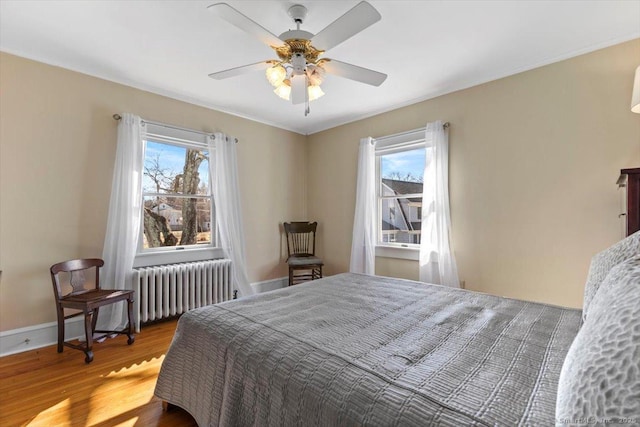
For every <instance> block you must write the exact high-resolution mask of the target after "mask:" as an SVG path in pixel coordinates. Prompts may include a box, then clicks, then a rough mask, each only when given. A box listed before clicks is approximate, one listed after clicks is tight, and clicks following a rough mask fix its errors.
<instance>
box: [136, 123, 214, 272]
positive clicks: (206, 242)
mask: <svg viewBox="0 0 640 427" xmlns="http://www.w3.org/2000/svg"><path fill="white" fill-rule="evenodd" d="M145 128H146V136H145V137H144V165H143V178H142V198H143V200H142V202H143V206H142V209H143V215H142V218H143V221H142V222H143V223H142V224H141V227H140V229H141V231H140V239H139V249H138V254H139V255H145V254H154V253H159V252H165V253H166V252H167V251H175V250H176V249H212V248H214V247H215V246H216V245H215V243H216V228H215V208H214V203H213V197H212V193H211V181H210V177H209V161H210V160H211V159H210V157H211V153H209V151H208V146H207V144H206V139H205V138H207V136H206V135H203V134H201V133H199V132H195V131H188V130H183V129H173V128H169V127H165V126H160V125H155V124H150V123H145ZM171 261H174V262H175V260H171Z"/></svg>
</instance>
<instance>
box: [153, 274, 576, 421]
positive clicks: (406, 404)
mask: <svg viewBox="0 0 640 427" xmlns="http://www.w3.org/2000/svg"><path fill="white" fill-rule="evenodd" d="M580 318H581V311H580V310H572V309H566V308H560V307H554V306H550V305H544V304H536V303H530V302H524V301H518V300H512V299H505V298H499V297H495V296H490V295H485V294H480V293H475V292H470V291H464V290H458V289H450V288H446V287H441V286H436V285H426V284H424V283H419V282H411V281H406V280H399V279H388V278H382V277H371V276H364V275H356V274H340V275H337V276H332V277H328V278H324V279H321V280H319V281H315V282H310V283H306V284H302V285H297V286H295V287H291V288H286V289H281V290H278V291H273V292H269V293H265V294H260V295H255V296H252V297H248V298H243V299H241V300H237V301H231V302H227V303H222V304H218V305H215V306H209V307H205V308H201V309H196V310H193V311H191V312H189V313H187V314H185V315H184V316H182V318H181V319H180V322H179V324H178V329H177V331H176V334H175V337H174V340H173V343H172V344H171V347H170V349H169V351H168V353H167V355H166V358H165V360H164V362H163V364H162V369H161V372H160V375H159V378H158V383H157V386H156V390H155V394H156V396H158V397H159V398H161V399H163V400H166V401H168V402H170V403H173V404H175V405H178V406H180V407H182V408H184V409H186V410H187V411H189V412H190V413H191V414H192V415H193V416H194V418H195V419H196V421H197V422H198V424H199V425H200V426H210V425H211V426H216V425H221V426H231V425H236V426H292V425H299V426H356V425H366V426H392V425H397V426H428V425H446V426H466V425H501V426H502V425H504V426H514V425H540V426H549V425H553V424H555V419H554V418H555V416H554V411H555V403H556V388H557V383H558V376H559V374H560V369H561V367H562V362H563V360H564V358H565V354H566V352H567V350H568V349H569V346H570V345H571V342H572V340H573V338H574V336H575V335H576V333H577V332H578V329H579V327H580Z"/></svg>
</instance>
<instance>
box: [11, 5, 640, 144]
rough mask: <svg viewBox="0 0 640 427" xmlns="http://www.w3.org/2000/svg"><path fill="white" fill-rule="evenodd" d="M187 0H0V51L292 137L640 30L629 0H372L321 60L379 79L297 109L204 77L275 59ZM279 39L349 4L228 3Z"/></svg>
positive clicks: (246, 80) (337, 89)
mask: <svg viewBox="0 0 640 427" xmlns="http://www.w3.org/2000/svg"><path fill="white" fill-rule="evenodd" d="M216 2H218V1H216V0H204V1H201V0H194V1H14V0H0V50H2V51H5V52H9V53H13V54H16V55H19V56H23V57H27V58H31V59H35V60H37V61H41V62H45V63H49V64H53V65H58V66H61V67H64V68H68V69H71V70H76V71H79V72H82V73H86V74H90V75H93V76H97V77H101V78H104V79H107V80H112V81H115V82H119V83H123V84H126V85H130V86H134V87H137V88H141V89H144V90H148V91H151V92H155V93H159V94H162V95H166V96H170V97H173V98H177V99H181V100H184V101H187V102H191V103H194V104H198V105H203V106H206V107H210V108H213V109H216V110H221V111H225V112H229V113H232V114H235V115H239V116H242V117H247V118H250V119H253V120H257V121H260V122H264V123H268V124H271V125H274V126H277V127H281V128H284V129H289V130H293V131H295V132H299V133H302V134H310V133H314V132H318V131H320V130H324V129H328V128H331V127H334V126H337V125H340V124H343V123H347V122H351V121H354V120H357V119H361V118H363V117H368V116H371V115H374V114H377V113H380V112H383V111H388V110H391V109H394V108H397V107H400V106H404V105H409V104H412V103H415V102H418V101H421V100H425V99H429V98H433V97H435V96H438V95H442V94H445V93H449V92H453V91H456V90H459V89H463V88H466V87H470V86H473V85H476V84H480V83H483V82H487V81H490V80H494V79H497V78H500V77H504V76H507V75H511V74H514V73H518V72H521V71H525V70H528V69H531V68H535V67H538V66H541V65H545V64H548V63H551V62H555V61H558V60H561V59H565V58H569V57H572V56H575V55H579V54H582V53H586V52H589V51H592V50H595V49H599V48H602V47H606V46H610V45H613V44H616V43H620V42H623V41H626V40H630V39H633V38H637V37H640V0H626V1H616V0H607V1H597V0H591V1H562V0H556V1H542V0H540V1H538V0H534V1H515V0H511V1H473V0H472V1H399V0H395V1H376V0H371V1H370V3H371V4H372V5H373V6H374V7H375V8H376V9H377V10H378V11H379V12H380V14H381V15H382V20H381V21H380V22H378V23H376V24H374V25H373V26H371V27H369V28H367V29H365V30H364V31H362V32H361V33H359V34H357V35H356V36H354V37H353V38H351V39H349V40H347V41H346V42H344V43H343V44H341V45H339V46H337V47H335V48H334V49H331V50H330V51H328V52H327V53H326V54H325V56H326V57H328V58H335V59H338V60H341V61H344V62H348V63H352V64H355V65H359V66H362V67H367V68H371V69H374V70H377V71H381V72H383V73H386V74H388V75H389V77H388V78H387V80H386V82H384V83H383V84H382V86H380V87H372V86H367V85H364V84H362V83H358V82H354V81H350V80H345V79H342V78H340V77H335V76H328V77H327V78H326V79H325V82H324V83H323V85H322V87H323V89H324V91H325V93H326V95H325V96H324V97H322V98H320V99H319V100H317V101H314V102H312V103H311V114H310V115H309V116H307V117H305V116H304V105H296V106H294V105H291V104H289V103H287V102H286V101H284V100H282V99H280V98H278V97H277V96H276V95H275V94H273V92H272V87H271V86H270V85H269V83H268V82H267V81H266V79H265V77H264V73H263V72H255V73H252V74H248V75H243V76H238V77H235V78H232V79H228V80H223V81H216V80H213V79H211V78H209V77H208V76H207V75H208V74H209V73H211V72H214V71H220V70H224V69H227V68H232V67H236V66H240V65H245V64H249V63H253V62H258V61H261V60H265V59H271V58H275V55H274V53H273V51H272V50H271V49H270V48H269V47H267V46H264V45H262V44H261V43H260V42H259V41H257V40H255V39H253V38H252V36H250V35H248V34H246V33H244V32H242V31H241V30H239V29H237V28H236V27H234V26H232V25H231V24H229V23H227V22H225V21H223V20H221V19H220V18H218V17H217V16H215V15H214V14H212V13H211V12H209V11H208V10H207V9H206V7H207V6H208V5H209V4H212V3H216ZM227 3H229V4H230V5H232V6H233V7H235V8H236V9H238V10H239V11H240V12H242V13H244V14H245V15H247V16H249V17H250V18H252V19H253V20H255V21H257V22H258V23H260V24H261V25H262V26H263V27H265V28H267V29H268V30H270V31H271V32H272V33H274V34H276V35H278V34H280V33H282V32H284V31H286V30H288V29H292V28H294V24H293V23H292V22H291V20H290V18H289V16H288V15H287V9H288V8H289V7H290V6H291V5H293V4H296V3H300V4H304V5H305V6H306V7H307V8H308V9H309V14H308V16H307V19H306V20H305V22H304V24H303V26H302V29H304V30H307V31H310V32H312V33H314V34H315V33H318V32H319V31H320V30H321V29H323V28H324V27H325V26H326V25H328V24H329V23H331V22H332V21H333V20H334V19H336V18H338V17H339V16H340V15H342V14H343V13H345V12H346V11H347V10H349V9H351V8H352V7H353V6H355V5H356V4H357V3H358V0H348V1H321V0H301V1H288V0H268V1H267V0H262V1H239V0H227Z"/></svg>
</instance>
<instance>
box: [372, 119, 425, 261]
mask: <svg viewBox="0 0 640 427" xmlns="http://www.w3.org/2000/svg"><path fill="white" fill-rule="evenodd" d="M425 132H426V128H419V129H414V130H411V131H407V132H403V133H399V134H395V135H389V136H385V137H380V138H374V140H375V162H376V213H375V221H376V248H375V249H376V256H379V257H385V258H400V259H408V260H416V261H417V260H418V259H419V256H420V255H419V254H420V244H419V243H399V242H383V240H382V232H383V231H382V201H383V200H385V199H394V200H397V199H409V198H416V197H420V198H421V197H422V194H417V193H415V194H414V193H412V194H403V195H401V196H383V195H382V174H381V166H382V156H384V155H388V154H394V153H401V152H405V151H410V150H415V149H417V148H425V149H428V148H429V146H430V145H429V144H427V141H426V135H425Z"/></svg>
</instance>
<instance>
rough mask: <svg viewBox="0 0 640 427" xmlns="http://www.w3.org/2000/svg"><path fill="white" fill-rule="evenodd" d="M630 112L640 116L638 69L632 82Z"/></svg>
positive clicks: (639, 74)
mask: <svg viewBox="0 0 640 427" xmlns="http://www.w3.org/2000/svg"><path fill="white" fill-rule="evenodd" d="M631 111H633V112H634V113H638V114H640V67H638V68H636V78H635V79H634V80H633V93H632V94H631Z"/></svg>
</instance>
